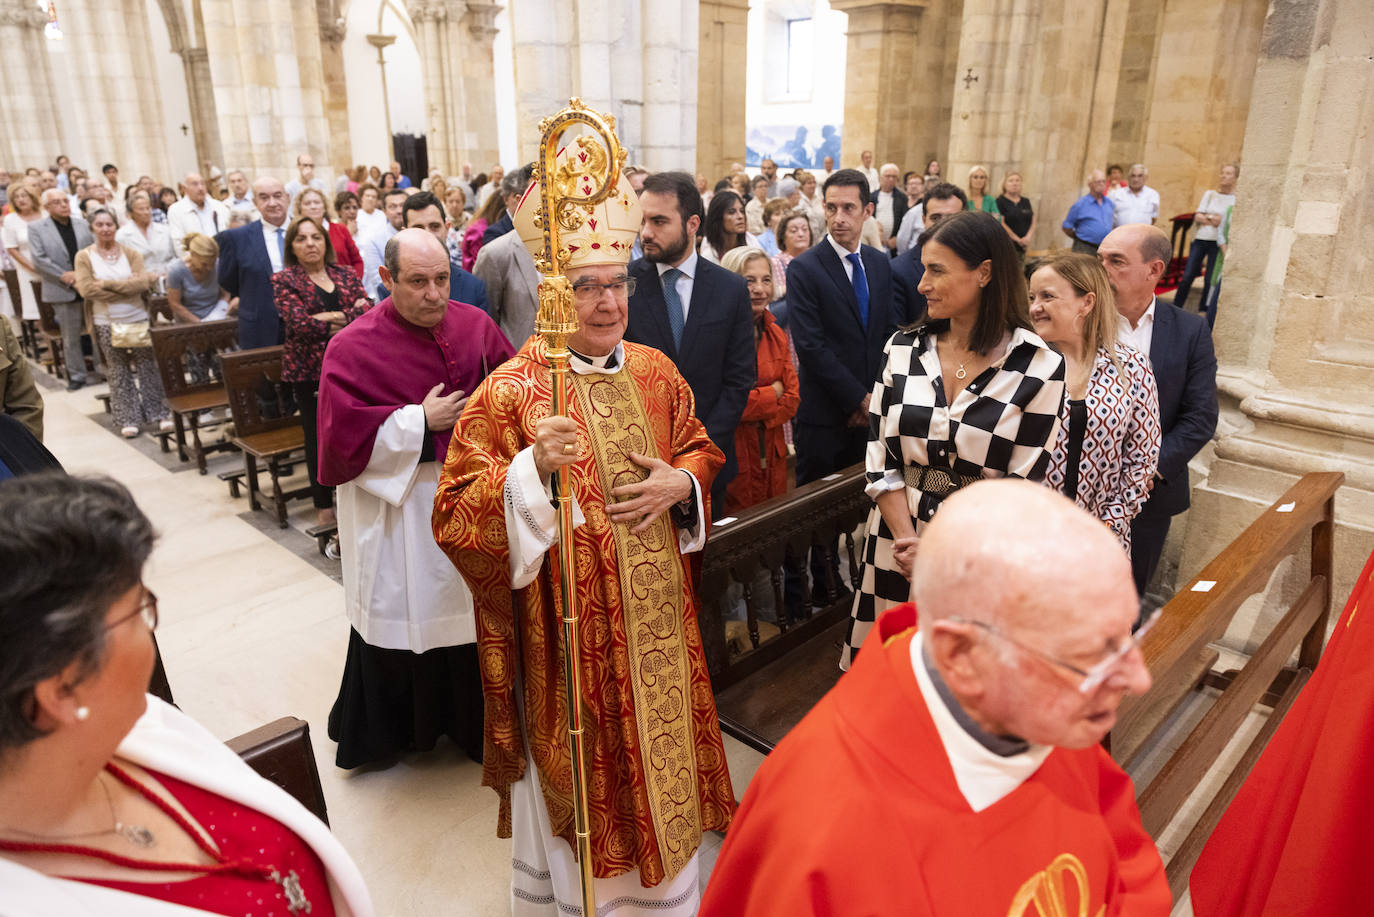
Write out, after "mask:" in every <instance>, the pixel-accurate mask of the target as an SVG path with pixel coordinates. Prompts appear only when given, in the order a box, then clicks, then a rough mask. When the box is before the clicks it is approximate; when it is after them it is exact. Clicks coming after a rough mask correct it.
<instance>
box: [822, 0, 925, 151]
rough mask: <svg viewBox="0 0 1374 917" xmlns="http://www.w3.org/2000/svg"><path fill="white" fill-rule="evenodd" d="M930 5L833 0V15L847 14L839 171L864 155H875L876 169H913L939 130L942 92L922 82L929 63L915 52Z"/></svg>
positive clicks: (907, 0)
mask: <svg viewBox="0 0 1374 917" xmlns="http://www.w3.org/2000/svg"><path fill="white" fill-rule="evenodd" d="M928 5H930V4H928V3H927V0H831V3H830V6H831V8H832V9H836V10H840V11H841V12H844V13H848V14H849V30H848V34H849V40H848V44H847V48H846V52H845V70H846V72H845V84H844V148H843V154H842V156H841V161H840V162H839V163H836V165H837V166H856V165H858V163H859V154H860V152H861V151H863V150H872V151H873V156H874V167H875V168H876V167H877V166H878V165H881V164H882V163H884V162H889V161H890V162H898V163H903V164H905V163H914V162H915V160H916V159H919V158H921V156H922V154H923V153H924V152H925V151H926V149H927V147H929V145H930V143H929V141H927V140H924V139H922V136H923V135H928V134H930V133H935V132H937V131H939V130H940V129H939V128H936V127H935V124H936V121H935V118H934V113H935V112H936V111H937V110H938V108H939V100H940V92H939V89H938V87H934V86H930V85H929V84H928V83H926V80H924V79H922V78H921V77H924V76H926V71H927V64H929V63H931V61H930V60H929V59H926V60H921V56H920V55H919V54H918V50H917V49H918V45H919V44H920V42H919V40H918V39H919V37H920V35H921V31H922V29H923V27H924V26H923V19H924V13H925V10H926V7H927V6H928ZM923 84H924V85H923ZM940 132H942V131H940ZM920 165H925V163H921V164H920ZM912 168H920V166H912Z"/></svg>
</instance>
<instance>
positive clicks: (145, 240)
mask: <svg viewBox="0 0 1374 917" xmlns="http://www.w3.org/2000/svg"><path fill="white" fill-rule="evenodd" d="M115 241H116V242H118V243H119V244H120V245H126V246H128V247H129V248H132V249H133V250H134V251H136V252H138V253H139V254H140V255H141V256H142V257H143V269H144V270H147V271H152V272H153V273H156V274H165V273H167V266H168V265H169V264H171V262H172V260H173V259H174V258H176V256H177V254H178V253H177V252H176V251H175V250H174V249H173V248H172V232H171V230H170V229H168V228H167V224H166V223H154V222H152V221H151V220H150V221H149V222H148V234H147V235H144V234H143V230H141V229H139V228H138V224H137V223H135V222H134V221H133V220H130V221H129V222H127V223H125V224H124V225H123V226H121V227H119V230H118V231H117V232H116V233H115Z"/></svg>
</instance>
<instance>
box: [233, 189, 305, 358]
mask: <svg viewBox="0 0 1374 917" xmlns="http://www.w3.org/2000/svg"><path fill="white" fill-rule="evenodd" d="M289 203H290V198H289V197H288V196H287V194H286V188H285V187H284V186H283V185H282V183H281V182H280V181H278V180H277V179H275V178H272V177H270V176H263V177H262V178H259V179H258V180H257V181H255V182H253V206H255V207H257V208H258V213H259V214H261V217H262V218H261V219H259V220H254V221H253V222H251V223H249V224H248V225H247V226H240V227H238V228H237V229H226V230H225V231H224V232H222V233H220V234H219V235H217V236H215V241H216V242H218V243H219V285H220V286H222V287H224V289H226V290H228V291H229V295H230V296H234V297H237V298H238V301H239V310H238V317H239V346H240V347H242V348H243V349H244V350H248V349H251V348H254V347H272V346H274V345H276V344H280V343H282V329H281V321H280V319H279V318H278V317H277V306H276V303H275V302H274V301H273V299H272V275H273V274H275V273H276V272H277V271H279V270H281V268H282V261H283V259H284V258H285V255H286V225H287V219H286V214H287V207H288V205H289Z"/></svg>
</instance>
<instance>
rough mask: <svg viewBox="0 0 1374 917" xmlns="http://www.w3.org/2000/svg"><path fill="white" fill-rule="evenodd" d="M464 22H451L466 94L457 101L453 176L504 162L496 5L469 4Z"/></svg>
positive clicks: (472, 0) (456, 70)
mask: <svg viewBox="0 0 1374 917" xmlns="http://www.w3.org/2000/svg"><path fill="white" fill-rule="evenodd" d="M465 6H466V12H465V13H464V14H463V16H462V18H461V20H459V21H457V22H454V21H452V20H451V19H450V22H449V29H450V31H451V32H452V34H453V40H454V46H456V47H459V48H462V49H463V50H462V54H461V56H460V57H459V58H458V59H457V60H455V61H452V62H451V67H452V70H453V72H454V74H455V77H461V79H462V84H463V92H462V94H461V95H459V96H457V98H456V99H455V104H456V111H457V112H458V115H459V117H458V120H457V124H458V135H457V137H458V156H457V158H456V159H455V160H454V162H453V163H452V171H451V173H450V174H454V175H456V174H458V170H459V168H461V166H462V164H463V163H464V162H471V163H472V164H473V168H474V171H480V170H482V169H484V168H486V167H487V166H488V165H490V164H492V163H495V162H496V161H497V159H498V158H500V153H499V152H498V142H497V137H496V65H495V61H494V59H493V52H492V44H493V42H494V41H495V40H496V14H497V13H499V12H501V9H502V7H501V6H500V5H499V4H495V3H482V2H477V0H467V3H466V4H465Z"/></svg>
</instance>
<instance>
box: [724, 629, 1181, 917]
mask: <svg viewBox="0 0 1374 917" xmlns="http://www.w3.org/2000/svg"><path fill="white" fill-rule="evenodd" d="M915 626H916V610H915V607H914V606H913V605H911V604H910V603H907V604H905V605H899V606H897V607H895V608H892V609H890V610H889V611H887V612H886V613H885V614H883V615H882V616H881V617H880V618H879V619H878V622H877V625H876V626H875V628H874V634H873V636H871V637H870V639H869V640H868V641H867V642H866V645H865V647H864V651H863V652H862V653H860V654H859V656H858V659H857V661H856V662H855V665H854V667H853V668H851V669H850V670H849V672H848V673H847V674H846V675H845V676H844V677H843V678H841V679H840V681H839V684H837V685H836V686H835V687H834V688H833V689H832V690H831V691H830V693H829V694H827V695H826V696H825V697H824V698H823V699H822V700H821V702H820V703H819V704H817V705H816V707H815V708H814V709H813V710H812V711H811V712H810V713H809V714H807V716H806V718H805V719H804V720H802V721H801V723H799V724H798V725H797V727H796V728H795V729H793V730H792V732H790V733H789V734H788V735H787V737H786V738H785V739H783V741H782V742H781V743H779V744H778V747H777V748H776V749H774V750H773V753H772V754H770V755H769V756H768V758H767V759H766V760H765V761H764V762H763V766H762V767H760V768H759V771H758V773H757V774H756V775H755V776H754V779H753V782H752V783H751V784H750V785H749V792H748V793H747V794H746V795H745V797H744V802H743V803H742V804H741V805H740V808H739V811H738V812H737V813H736V815H735V822H734V825H733V826H732V827H731V828H730V831H729V833H728V834H727V835H726V836H725V843H724V845H723V846H722V847H721V851H720V855H719V858H718V859H717V860H716V866H715V869H714V871H713V872H712V874H711V882H710V885H709V886H708V887H707V889H706V894H705V896H704V897H703V900H702V904H701V911H700V914H701V917H732V915H740V917H745V915H747V917H773V915H776V917H784V915H786V917H804V915H818V917H819V915H836V917H839V915H843V917H873V915H892V917H898V915H900V917H920V915H931V917H935V915H939V917H983V915H986V917H1063V915H1068V917H1100V915H1118V914H1119V915H1129V917H1167V915H1168V913H1169V909H1170V905H1171V903H1170V897H1169V886H1168V882H1167V881H1166V879H1165V877H1164V865H1163V863H1162V862H1161V861H1160V858H1159V853H1158V852H1157V851H1156V849H1155V845H1154V843H1153V842H1152V841H1151V840H1150V837H1149V835H1147V834H1146V833H1145V830H1144V829H1143V828H1142V827H1141V825H1140V813H1139V811H1138V810H1137V809H1136V805H1135V796H1134V793H1133V791H1132V786H1131V780H1130V778H1129V777H1127V776H1126V774H1125V773H1124V772H1123V771H1122V770H1121V768H1119V767H1117V765H1116V763H1115V762H1113V761H1112V759H1111V758H1110V757H1109V756H1108V755H1107V754H1106V752H1104V751H1103V750H1102V749H1101V748H1100V747H1097V746H1094V747H1093V748H1087V749H1082V750H1074V751H1071V750H1066V749H1056V750H1054V751H1053V752H1051V753H1050V755H1049V757H1047V758H1046V759H1045V761H1044V763H1043V764H1042V765H1041V766H1040V768H1039V769H1038V770H1037V771H1036V772H1035V774H1034V775H1032V776H1031V777H1030V778H1029V779H1028V780H1026V781H1025V782H1024V783H1023V784H1021V786H1019V787H1018V788H1017V789H1015V790H1013V791H1012V792H1011V793H1010V794H1009V795H1007V796H1004V797H1003V798H1002V799H1000V800H998V801H997V802H995V803H993V804H992V805H991V806H989V807H987V808H986V809H983V810H982V811H981V812H974V811H973V810H972V809H971V808H970V807H969V805H968V803H967V802H966V801H965V799H964V796H963V794H962V793H961V792H960V791H959V787H958V786H957V784H956V783H955V780H954V772H953V771H952V770H951V768H950V765H949V759H948V758H947V757H946V754H945V750H944V746H943V744H942V743H941V740H940V737H939V734H938V733H937V732H936V729H935V724H934V722H933V721H932V720H931V717H930V712H929V710H928V709H927V707H926V704H925V700H924V697H923V696H922V694H921V691H920V688H919V687H918V686H917V684H916V676H915V673H914V672H913V671H912V663H911V639H912V636H913V635H914V634H915ZM874 637H876V638H877V639H874Z"/></svg>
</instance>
